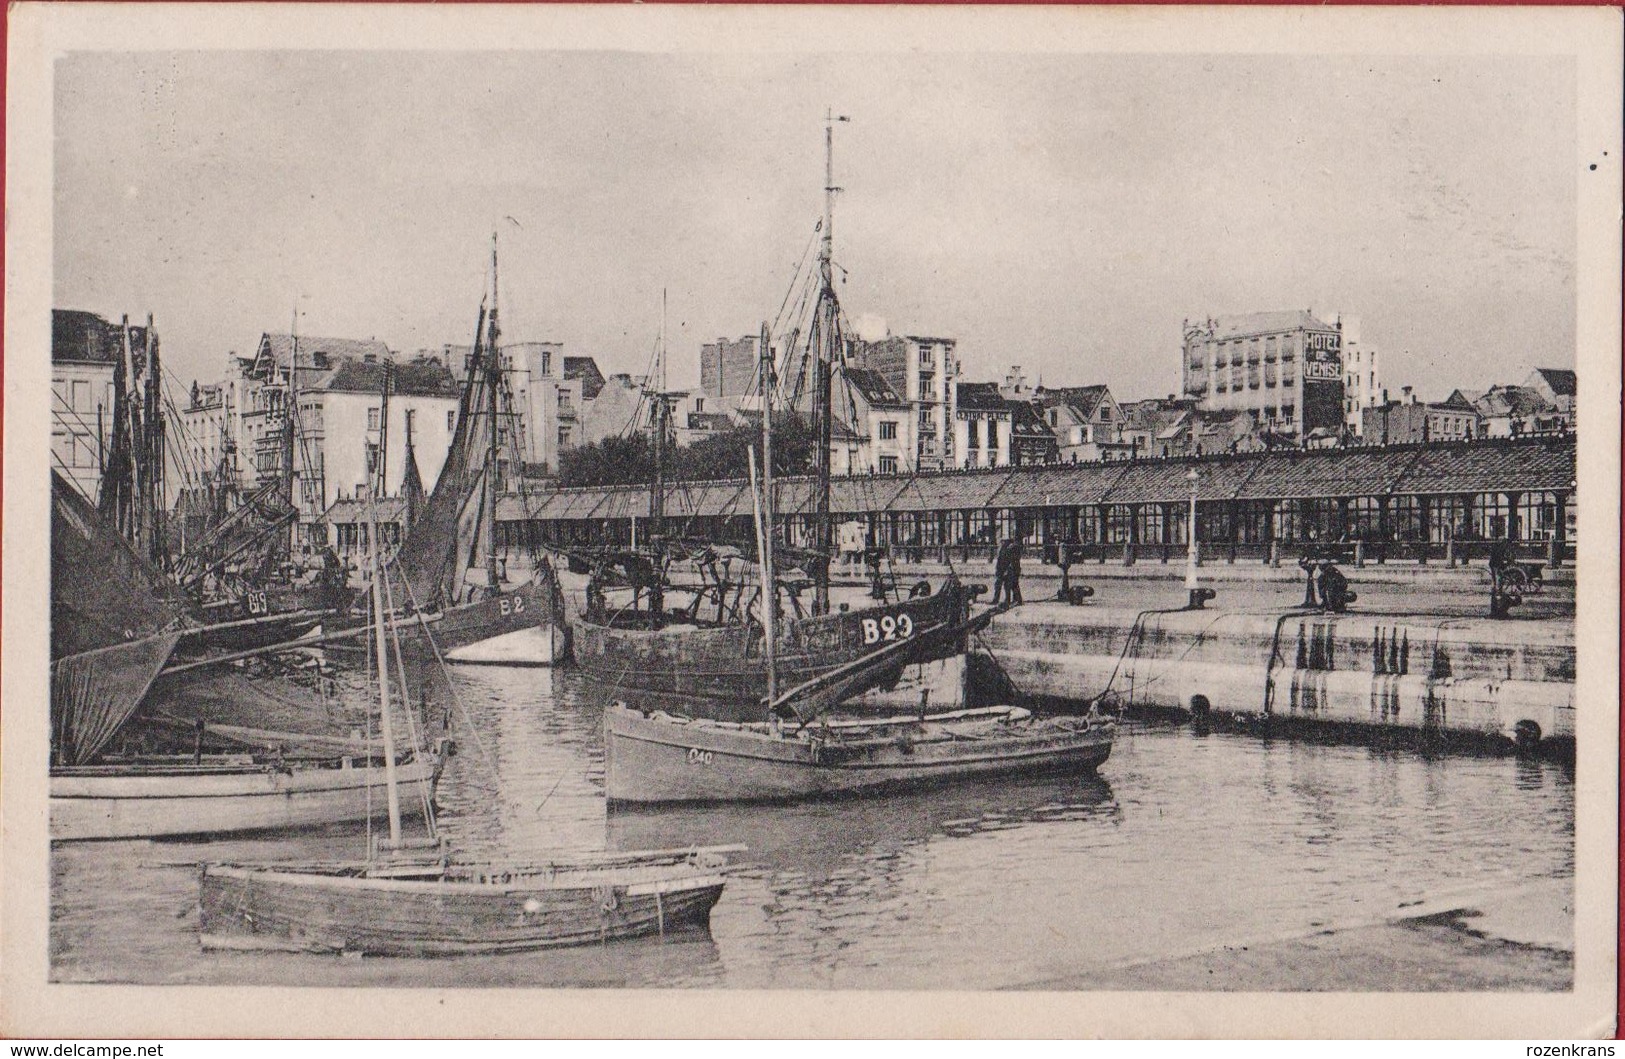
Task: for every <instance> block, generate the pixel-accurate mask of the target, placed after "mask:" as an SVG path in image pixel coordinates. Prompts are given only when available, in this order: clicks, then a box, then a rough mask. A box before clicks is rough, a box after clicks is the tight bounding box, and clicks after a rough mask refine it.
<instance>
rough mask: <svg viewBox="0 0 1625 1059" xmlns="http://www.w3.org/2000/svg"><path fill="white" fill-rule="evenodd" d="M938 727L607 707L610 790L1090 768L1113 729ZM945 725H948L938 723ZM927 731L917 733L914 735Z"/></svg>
mask: <svg viewBox="0 0 1625 1059" xmlns="http://www.w3.org/2000/svg"><path fill="white" fill-rule="evenodd" d="M931 730H933V729H932V728H931V726H919V727H918V728H913V727H910V726H908V725H895V726H892V727H890V728H881V727H877V728H876V729H874V730H873V731H872V732H871V733H870V735H871V736H876V735H879V734H880V733H881V732H882V731H886V732H895V737H893V738H885V737H879V738H874V737H865V738H858V739H851V740H848V741H845V742H841V741H825V740H822V739H819V738H781V737H777V736H773V735H771V734H768V733H767V732H766V731H765V730H764V728H763V726H749V727H745V726H732V727H719V726H716V725H706V724H697V723H693V722H687V723H684V722H682V721H679V720H677V719H673V718H669V717H666V716H664V715H660V714H656V715H646V714H644V713H642V712H641V711H638V710H633V709H630V708H628V707H625V706H611V707H610V708H609V709H607V710H606V711H605V713H604V754H605V757H604V770H605V789H606V794H607V796H608V798H609V801H610V802H612V803H668V802H723V801H772V800H787V799H798V798H812V797H824V796H831V795H846V794H864V793H871V792H876V791H881V790H887V789H897V788H903V787H915V786H929V785H932V784H938V783H944V782H951V781H954V780H960V779H965V778H969V777H974V776H992V775H999V774H1005V773H1038V772H1054V771H1075V772H1080V773H1091V772H1093V771H1094V770H1095V769H1097V768H1098V767H1099V766H1100V765H1101V764H1103V763H1104V762H1105V761H1106V759H1107V757H1109V756H1110V754H1111V748H1112V739H1113V735H1114V730H1113V727H1112V726H1111V725H1110V724H1109V723H1104V724H1095V725H1091V724H1088V723H1087V722H1083V721H1079V720H1077V719H1070V718H1056V719H1053V720H1049V721H1038V722H1033V723H1031V724H1021V725H1011V726H1009V727H1008V728H1006V729H1005V730H1003V731H1000V730H998V729H997V728H995V729H992V730H985V726H984V730H979V731H977V732H976V733H974V734H973V733H971V732H969V731H967V732H965V734H964V736H963V737H948V738H929V737H925V736H926V733H927V732H929V731H931ZM935 730H936V731H938V732H939V734H940V732H941V731H942V730H943V729H942V728H940V727H939V728H937V729H935ZM916 736H920V738H916Z"/></svg>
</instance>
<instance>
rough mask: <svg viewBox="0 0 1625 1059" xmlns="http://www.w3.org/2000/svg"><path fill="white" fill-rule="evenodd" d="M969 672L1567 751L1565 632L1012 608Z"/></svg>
mask: <svg viewBox="0 0 1625 1059" xmlns="http://www.w3.org/2000/svg"><path fill="white" fill-rule="evenodd" d="M975 646H976V648H977V651H978V654H979V655H980V658H979V663H980V664H979V667H978V668H979V669H982V670H984V671H986V672H991V673H992V674H993V675H994V676H995V678H1002V679H1003V680H1007V681H1008V682H1009V684H1010V685H1011V686H1012V688H1013V690H1015V691H1017V692H1019V693H1021V694H1023V695H1026V696H1032V697H1034V698H1037V699H1039V700H1041V701H1042V700H1051V701H1064V702H1066V703H1069V704H1083V703H1093V702H1100V703H1101V704H1102V705H1111V706H1115V707H1121V708H1129V709H1134V708H1140V709H1152V710H1174V711H1180V712H1183V713H1189V714H1198V715H1201V714H1208V715H1212V716H1214V717H1231V718H1242V719H1270V720H1293V721H1304V722H1314V723H1322V724H1336V725H1353V726H1358V727H1362V728H1369V729H1386V730H1395V731H1412V732H1418V733H1422V732H1426V733H1436V734H1440V735H1455V736H1470V737H1476V738H1489V739H1493V740H1510V741H1513V742H1516V743H1518V744H1520V745H1525V746H1533V745H1534V744H1538V743H1542V742H1548V743H1549V742H1553V741H1557V742H1562V741H1572V739H1573V737H1574V710H1575V644H1574V629H1573V625H1572V623H1568V622H1552V621H1493V620H1490V619H1488V618H1473V617H1426V616H1417V615H1413V614H1392V615H1389V614H1344V615H1331V614H1320V613H1317V612H1313V611H1304V610H1290V611H1280V610H1277V611H1224V610H1177V611H1174V610H1141V611H1133V610H1127V609H1122V608H1116V607H1096V606H1084V607H1069V606H1065V605H1062V604H1055V603H1044V604H1035V605H1027V606H1023V607H1018V608H1016V609H1015V610H1013V611H1010V612H1008V613H1006V614H1004V615H1001V616H1000V617H998V618H997V619H995V620H994V622H993V623H992V625H991V626H990V627H989V629H988V630H987V631H986V632H984V633H982V634H981V636H980V637H978V643H977V644H976V645H975Z"/></svg>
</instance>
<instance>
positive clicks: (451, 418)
mask: <svg viewBox="0 0 1625 1059" xmlns="http://www.w3.org/2000/svg"><path fill="white" fill-rule="evenodd" d="M456 429H457V411H456V409H452V410H451V411H448V412H447V413H446V430H447V431H448V432H449V431H452V430H456Z"/></svg>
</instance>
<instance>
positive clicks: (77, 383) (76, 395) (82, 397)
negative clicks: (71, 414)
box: [73, 379, 96, 412]
mask: <svg viewBox="0 0 1625 1059" xmlns="http://www.w3.org/2000/svg"><path fill="white" fill-rule="evenodd" d="M73 410H74V411H75V412H94V411H95V410H96V409H95V408H94V407H92V406H91V398H90V381H89V380H88V379H75V380H73Z"/></svg>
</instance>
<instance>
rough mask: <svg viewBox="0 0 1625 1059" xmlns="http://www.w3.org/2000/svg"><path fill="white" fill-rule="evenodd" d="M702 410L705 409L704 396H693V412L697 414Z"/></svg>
mask: <svg viewBox="0 0 1625 1059" xmlns="http://www.w3.org/2000/svg"><path fill="white" fill-rule="evenodd" d="M704 411H705V398H703V397H696V398H694V412H695V414H699V413H701V412H704Z"/></svg>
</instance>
